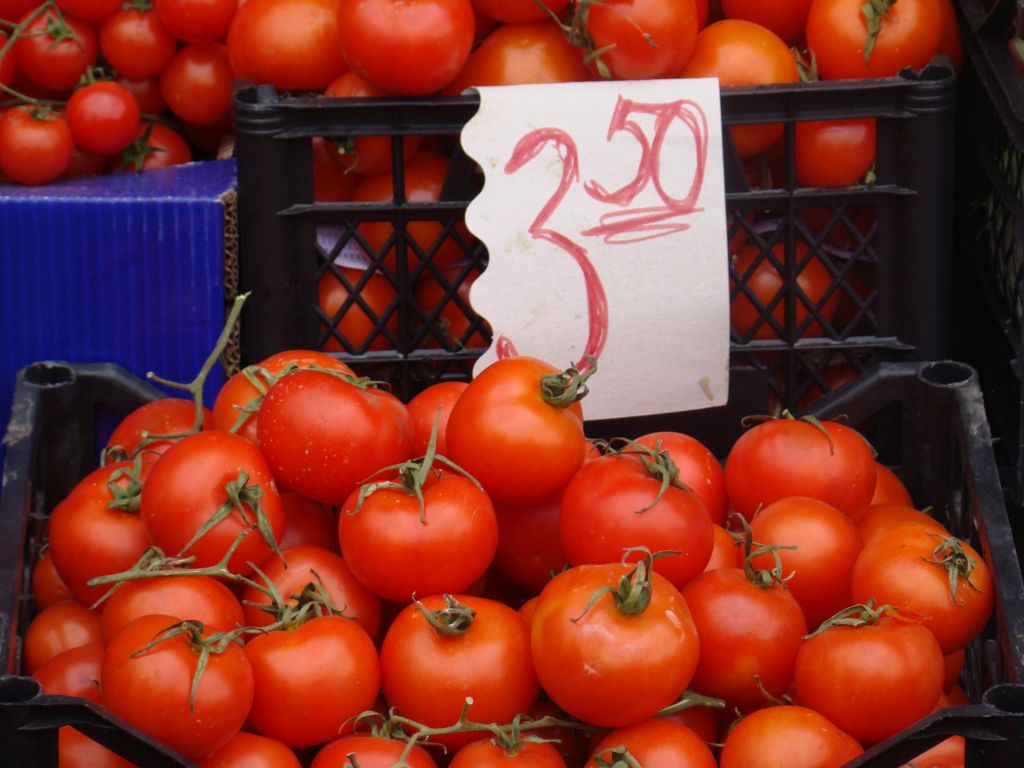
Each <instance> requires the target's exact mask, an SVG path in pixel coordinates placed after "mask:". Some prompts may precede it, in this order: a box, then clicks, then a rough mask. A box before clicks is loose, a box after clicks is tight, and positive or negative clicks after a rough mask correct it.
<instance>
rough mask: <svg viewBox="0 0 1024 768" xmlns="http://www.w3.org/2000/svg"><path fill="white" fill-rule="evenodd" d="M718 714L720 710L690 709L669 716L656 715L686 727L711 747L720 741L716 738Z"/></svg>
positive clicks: (709, 708)
mask: <svg viewBox="0 0 1024 768" xmlns="http://www.w3.org/2000/svg"><path fill="white" fill-rule="evenodd" d="M719 712H720V710H717V709H712V708H711V707H690V708H689V709H682V710H680V711H678V712H673V713H672V714H669V715H658V717H660V718H662V719H664V720H671V721H672V722H673V723H678V724H679V725H683V726H686V727H687V728H689V729H690V730H691V731H693V732H694V733H696V734H697V735H698V736H700V738H701V740H703V741H704V743H705V744H708V745H711V744H715V743H716V742H720V741H721V739H719V738H718V733H719V728H718V719H719Z"/></svg>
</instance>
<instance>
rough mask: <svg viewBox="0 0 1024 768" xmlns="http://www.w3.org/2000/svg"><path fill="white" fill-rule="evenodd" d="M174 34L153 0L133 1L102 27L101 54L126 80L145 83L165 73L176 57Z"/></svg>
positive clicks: (112, 15) (109, 18) (105, 21)
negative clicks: (165, 24) (164, 21)
mask: <svg viewBox="0 0 1024 768" xmlns="http://www.w3.org/2000/svg"><path fill="white" fill-rule="evenodd" d="M175 48H176V44H175V38H174V35H173V34H171V33H170V32H168V31H167V28H166V27H164V25H163V23H162V22H161V21H160V19H159V17H158V16H157V15H156V13H155V12H154V11H153V6H152V3H151V2H150V1H149V0H132V2H129V3H125V5H124V6H123V7H120V8H118V9H117V10H115V11H114V12H113V13H111V14H110V15H109V16H107V17H106V18H105V19H104V20H103V23H102V24H101V25H100V52H101V53H102V54H103V58H104V59H106V60H107V63H108V64H110V66H111V67H113V68H114V71H116V72H117V73H118V74H119V75H121V76H122V77H129V78H132V79H134V80H144V79H146V78H148V77H154V76H155V75H158V74H160V73H161V72H163V70H164V68H165V67H166V66H167V65H168V64H170V63H171V59H172V58H174V51H175Z"/></svg>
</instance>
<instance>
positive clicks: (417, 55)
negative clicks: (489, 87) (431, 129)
mask: <svg viewBox="0 0 1024 768" xmlns="http://www.w3.org/2000/svg"><path fill="white" fill-rule="evenodd" d="M338 32H339V34H340V36H341V50H342V53H343V54H344V56H345V60H346V61H347V62H348V65H349V67H350V68H351V69H352V70H353V71H355V72H358V73H359V74H360V76H362V77H364V78H366V79H367V80H369V81H370V82H371V83H373V84H374V85H376V86H377V87H378V88H381V89H383V90H385V91H388V92H390V93H397V94H402V95H405V96H425V95H427V94H429V93H434V92H435V91H439V90H441V89H442V88H444V86H446V85H448V83H450V82H451V81H452V80H453V79H454V78H455V76H456V75H457V74H458V73H459V70H460V69H462V66H463V65H464V64H465V63H466V59H467V58H468V57H469V51H470V48H471V47H472V45H473V33H474V20H473V7H472V6H471V5H470V3H469V0H412V2H407V1H406V0H401V2H398V1H397V0H341V1H340V3H339V4H338Z"/></svg>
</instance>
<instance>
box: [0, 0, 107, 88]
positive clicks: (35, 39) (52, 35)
mask: <svg viewBox="0 0 1024 768" xmlns="http://www.w3.org/2000/svg"><path fill="white" fill-rule="evenodd" d="M12 50H13V53H14V61H15V64H16V65H17V67H18V71H19V72H20V73H21V74H23V75H24V76H25V77H26V78H28V79H29V80H30V81H31V82H33V83H35V84H36V85H38V86H41V87H42V88H45V89H47V90H49V91H54V92H61V91H68V90H70V89H71V88H73V87H74V86H75V85H77V84H78V81H79V80H80V79H81V77H82V75H84V74H85V71H86V69H88V68H89V66H91V65H92V64H94V63H95V62H96V57H97V55H98V53H99V43H98V41H97V38H96V29H95V28H94V27H93V26H92V25H91V24H89V23H88V22H85V21H81V20H79V19H75V18H72V17H70V16H62V15H61V14H59V13H57V12H56V11H53V10H47V11H45V12H44V13H42V14H40V15H38V16H37V17H36V18H34V19H33V20H32V21H31V22H30V23H29V24H28V25H27V26H26V27H25V28H24V29H23V30H22V31H21V33H20V35H19V36H18V39H17V40H15V41H14V46H13V49H12Z"/></svg>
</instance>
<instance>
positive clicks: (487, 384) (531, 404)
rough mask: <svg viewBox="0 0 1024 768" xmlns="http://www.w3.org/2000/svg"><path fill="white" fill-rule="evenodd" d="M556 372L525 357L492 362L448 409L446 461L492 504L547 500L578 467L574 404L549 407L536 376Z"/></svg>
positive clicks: (580, 452)
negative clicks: (473, 482) (474, 481)
mask: <svg viewBox="0 0 1024 768" xmlns="http://www.w3.org/2000/svg"><path fill="white" fill-rule="evenodd" d="M558 373H559V372H558V369H556V368H554V367H553V366H551V365H548V364H547V363H544V362H542V361H540V360H536V359H534V358H531V357H513V358H508V359H505V360H499V361H498V362H496V363H493V364H492V365H490V366H489V367H487V368H486V369H484V370H483V371H481V372H480V374H478V375H477V376H476V378H475V379H473V381H472V382H471V383H470V385H469V386H468V387H467V388H466V391H465V392H463V393H462V397H460V398H459V400H458V402H457V403H455V407H454V408H453V409H452V413H451V416H450V417H449V419H448V430H447V433H446V438H447V441H448V454H449V458H450V459H451V460H452V461H454V462H455V463H456V464H458V465H459V466H460V467H462V468H463V469H465V470H466V471H467V472H469V473H470V474H471V475H472V476H473V477H475V478H476V479H477V480H478V481H480V483H481V484H482V485H483V487H484V490H486V491H487V493H488V495H490V497H491V498H492V499H493V500H494V501H495V502H496V503H499V504H531V503H536V502H540V501H545V500H548V499H552V498H554V497H555V496H557V495H558V494H559V493H560V492H561V490H562V489H563V488H564V487H565V486H566V484H568V482H569V480H570V479H571V478H572V476H573V475H574V474H575V473H576V470H578V469H579V468H580V467H581V466H582V464H583V457H584V454H585V453H586V450H587V447H586V446H587V441H586V438H585V437H584V434H583V411H582V409H581V408H580V406H579V403H578V402H574V403H572V404H571V405H568V406H566V407H559V406H557V405H553V404H552V403H551V402H549V400H547V399H545V395H544V392H543V390H542V387H541V384H542V377H545V376H557V375H558ZM498 414H501V416H500V417H499V416H498Z"/></svg>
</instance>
